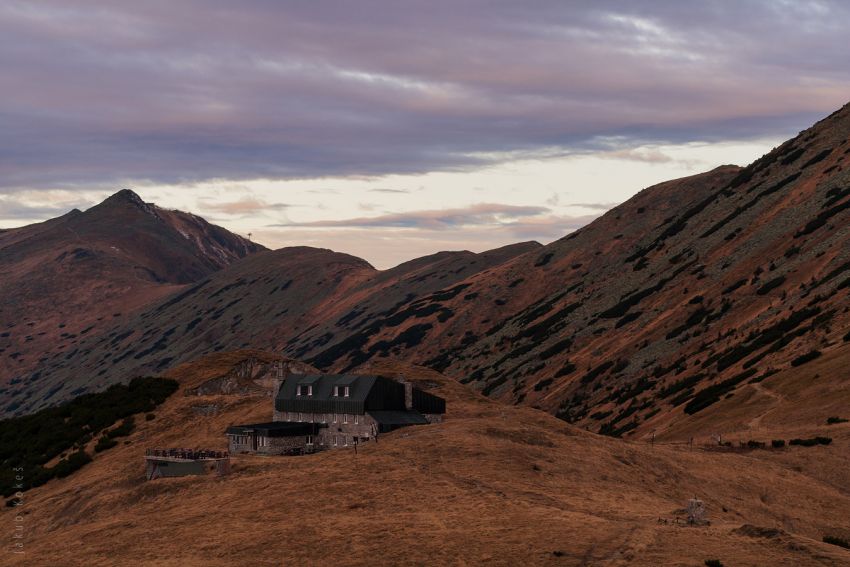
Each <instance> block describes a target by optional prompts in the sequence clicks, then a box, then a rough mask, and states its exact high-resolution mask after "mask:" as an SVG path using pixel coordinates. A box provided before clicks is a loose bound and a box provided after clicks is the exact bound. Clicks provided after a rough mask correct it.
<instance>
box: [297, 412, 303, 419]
mask: <svg viewBox="0 0 850 567" xmlns="http://www.w3.org/2000/svg"><path fill="white" fill-rule="evenodd" d="M298 421H304V414H303V413H301V412H300V411H299V412H298Z"/></svg>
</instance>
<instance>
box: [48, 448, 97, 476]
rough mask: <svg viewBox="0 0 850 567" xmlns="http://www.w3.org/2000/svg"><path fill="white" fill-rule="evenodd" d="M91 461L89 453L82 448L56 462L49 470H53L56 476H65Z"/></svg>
mask: <svg viewBox="0 0 850 567" xmlns="http://www.w3.org/2000/svg"><path fill="white" fill-rule="evenodd" d="M90 462H91V457H89V455H88V453H86V452H85V451H83V450H82V449H80V450H79V451H77V452H75V453H72V454H71V456H69V457H67V458H65V459H62V460H61V461H59V462H58V463H56V466H54V467H53V468H52V469H49V470H51V471H53V475H54V476H55V477H56V478H64V477H66V476H68V475H70V474H71V473H73V472H74V471H76V470H79V469H80V468H82V467H83V465H85V464H86V463H90Z"/></svg>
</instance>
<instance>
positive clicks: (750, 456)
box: [0, 352, 850, 567]
mask: <svg viewBox="0 0 850 567" xmlns="http://www.w3.org/2000/svg"><path fill="white" fill-rule="evenodd" d="M256 357H257V354H256V353H238V352H237V353H220V354H217V355H214V356H213V357H209V358H205V359H202V360H200V361H198V362H197V363H189V364H185V365H182V366H180V367H179V368H177V369H175V370H174V371H173V372H171V373H169V376H171V377H175V378H177V379H179V380H180V382H181V391H182V392H186V391H188V389H194V388H196V387H197V386H198V385H199V384H201V383H204V382H206V381H209V380H210V379H213V378H215V377H216V376H221V375H226V374H228V373H230V372H232V370H233V368H234V367H235V366H236V365H238V364H239V363H240V361H241V360H243V359H246V358H256ZM365 370H368V371H369V372H374V373H380V374H385V375H388V376H398V375H399V374H404V376H405V377H407V378H408V379H411V380H414V381H415V382H417V383H418V384H419V385H420V386H421V387H423V388H427V389H430V390H431V391H432V392H434V393H436V394H438V395H441V396H443V397H445V398H446V399H447V402H448V404H447V414H446V420H445V422H444V423H442V424H435V425H428V426H418V427H411V428H407V429H402V430H398V431H396V432H393V433H391V434H388V435H385V436H382V437H381V438H380V440H379V442H378V443H368V444H364V445H361V446H359V447H358V450H357V453H355V452H354V450H353V449H352V450H348V449H337V450H331V451H327V452H324V453H320V454H316V455H312V456H305V457H281V458H268V457H260V456H235V457H234V458H233V463H232V465H233V474H232V475H230V476H227V477H221V478H218V477H211V476H209V477H187V478H173V479H159V480H156V481H152V482H145V481H144V465H143V458H142V456H143V454H144V449H145V448H146V447H152V446H159V447H168V446H183V447H186V446H188V447H198V448H212V449H223V448H224V447H225V438H224V436H223V431H224V430H225V428H226V427H227V426H229V425H231V424H234V423H246V422H253V421H263V420H267V419H268V418H269V416H270V413H271V402H270V400H269V398H268V395H267V394H264V393H260V394H256V395H210V396H195V395H193V396H185V395H175V396H171V397H169V398H168V399H167V400H166V401H165V402H164V403H163V404H162V406H160V408H159V409H158V410H157V418H156V419H155V420H153V421H150V422H140V423H138V424H137V428H136V430H135V431H133V432H132V433H131V434H130V435H129V436H128V437H127V441H129V444H123V443H122V444H121V445H119V446H118V447H116V448H114V449H111V450H109V451H106V452H105V453H101V454H96V455H95V456H94V462H93V463H91V464H90V465H87V466H86V467H84V468H83V469H81V470H80V471H78V472H76V473H74V474H73V475H72V476H71V477H69V478H65V479H59V480H54V481H51V482H49V483H47V484H46V485H44V486H41V487H38V488H35V489H33V490H31V491H30V492H29V493H28V494H27V501H26V505H25V506H23V507H21V508H18V509H17V512H18V513H20V512H21V511H23V513H25V514H26V516H25V523H26V525H27V539H26V541H25V545H26V548H27V550H28V551H27V553H28V555H27V557H26V558H27V563H26V564H27V565H33V566H41V565H45V566H47V565H51V566H52V565H80V566H83V565H85V566H86V567H96V566H112V565H166V566H193V565H199V566H200V565H237V566H239V565H245V566H249V565H250V566H252V567H257V566H266V565H269V566H271V565H275V566H277V565H324V564H331V563H332V564H334V565H363V564H374V563H375V562H376V558H380V559H379V560H377V561H378V562H380V563H382V564H392V565H428V564H460V565H463V564H467V565H473V564H474V565H477V564H491V565H605V566H613V565H626V564H628V565H652V566H657V565H689V566H698V565H703V564H704V561H705V560H710V559H719V560H720V561H721V562H722V564H724V565H734V566H763V565H800V566H809V565H820V566H826V565H831V566H836V565H844V564H848V562H850V551H848V550H846V549H844V548H842V547H840V546H837V545H834V544H832V543H825V542H824V538H827V537H828V538H837V540H847V539H848V537H850V532H848V527H847V523H846V518H847V515H846V511H847V510H848V509H850V496H848V493H847V490H846V487H847V486H848V483H850V476H848V475H850V473H848V472H847V469H846V467H844V466H843V463H846V460H847V458H848V454H850V428H848V424H841V423H839V424H831V425H828V424H827V423H826V421H825V419H821V416H819V415H815V412H814V410H813V409H812V410H811V411H812V412H813V413H811V414H799V415H797V416H795V417H794V419H793V420H792V422H793V423H792V424H791V425H789V426H785V425H781V424H778V422H776V421H773V418H776V419H777V420H778V419H779V416H774V415H771V414H768V415H765V416H764V419H763V423H762V424H761V426H760V427H761V429H760V430H759V437H760V438H764V439H771V438H788V439H790V438H794V437H807V436H809V435H810V434H813V433H819V434H826V432H828V434H829V435H830V436H831V437H832V438H833V441H832V443H831V444H830V445H828V446H824V445H818V446H814V447H798V446H794V447H785V448H784V449H782V450H767V449H763V450H762V449H760V450H749V449H744V450H740V449H737V446H738V441H739V440H746V439H748V438H749V435H750V434H751V433H750V431H746V430H745V431H744V433H742V434H734V433H729V435H730V437H729V439H730V440H732V441H734V442H735V443H734V445H735V449H734V450H720V449H718V448H717V447H711V446H705V441H703V440H699V442H696V443H694V445H693V446H692V447H691V446H689V445H688V444H687V443H682V442H674V441H673V440H665V441H661V440H658V441H657V442H656V443H655V444H650V443H648V442H628V441H624V440H619V439H611V438H607V437H603V436H598V435H595V434H593V433H589V432H586V431H584V430H582V429H579V428H576V427H574V426H572V425H569V424H567V423H565V422H563V421H562V420H558V419H556V418H554V417H553V416H551V415H549V414H547V413H545V412H542V411H539V410H534V409H532V408H528V407H514V406H508V405H504V404H502V403H500V402H497V401H493V400H490V399H487V398H484V397H482V396H481V395H479V394H477V393H474V392H473V391H471V390H468V389H467V388H466V387H464V386H462V385H460V384H458V383H457V382H455V381H453V380H450V379H447V378H446V377H444V376H442V375H440V374H438V373H436V372H434V371H431V370H428V369H425V368H421V367H415V366H410V365H404V364H399V363H387V362H384V363H374V364H372V365H370V366H369V367H368V368H366V369H365ZM777 376H778V375H777ZM780 380H781V382H777V383H776V387H777V391H781V389H782V388H791V387H793V384H791V382H793V380H791V379H790V378H788V379H786V378H783V377H780ZM736 397H737V396H736ZM733 399H734V398H733ZM725 402H726V401H725V400H724V402H723V403H725ZM210 405H215V406H216V407H217V411H216V412H214V413H206V414H199V413H196V412H194V411H193V409H192V408H193V407H196V406H204V407H209V406H210ZM716 405H718V406H719V405H720V404H716ZM710 411H714V406H712V408H711V409H710V410H707V412H700V414H698V415H700V416H701V418H706V417H708V416H710ZM736 411H737V412H738V414H739V415H740V416H742V419H744V418H745V419H753V418H754V417H758V415H759V414H760V412H761V410H760V409H758V408H756V409H754V410H752V411H751V410H749V409H746V405H745V407H742V408H739V409H738V410H736ZM810 416H811V417H810ZM694 496H698V497H700V498H702V499H703V500H704V501H705V502H706V504H707V507H708V511H709V512H708V516H709V519H710V521H711V524H710V525H709V526H702V527H686V526H681V525H678V526H677V525H675V524H673V520H675V518H676V517H677V516H678V517H682V515H683V510H682V508H683V507H684V505H685V504H686V502H687V499H689V498H692V497H694ZM4 514H6V515H7V516H4V517H2V518H0V520H2V521H9V522H11V519H10V516H9V515H10V514H13V512H11V511H7V512H4ZM659 519H661V520H662V521H659ZM664 520H666V521H667V522H668V523H664ZM830 541H834V540H832V539H831V540H830Z"/></svg>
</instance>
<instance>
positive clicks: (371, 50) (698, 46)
mask: <svg viewBox="0 0 850 567" xmlns="http://www.w3.org/2000/svg"><path fill="white" fill-rule="evenodd" d="M848 24H850V6H848V5H847V4H846V3H842V2H838V1H821V2H808V3H795V2H775V1H772V0H749V1H745V2H734V3H721V4H717V3H690V2H689V3H683V2H679V3H677V2H665V1H660V0H659V1H648V2H639V3H624V2H616V1H590V0H584V1H577V2H561V1H557V0H548V1H546V0H544V1H541V2H536V3H535V4H534V6H533V7H529V6H526V5H524V4H518V3H510V2H491V1H485V0H470V1H468V2H463V3H447V4H443V5H435V4H434V3H433V2H427V1H425V0H413V1H412V2H405V3H403V4H402V3H397V2H390V1H387V0H385V1H377V0H364V1H363V2H357V3H339V2H330V1H321V0H316V1H313V2H296V3H275V2H268V1H265V0H246V1H245V2H240V3H239V4H238V6H237V5H235V4H232V3H227V2H219V1H212V2H209V1H201V0H186V1H184V2H180V3H174V2H166V1H165V0H149V1H146V2H137V3H111V4H104V5H101V6H99V7H97V8H94V7H92V6H91V4H90V3H86V2H82V1H80V0H46V1H44V2H39V3H24V2H14V1H13V2H5V3H2V5H0V73H2V76H3V97H2V100H0V129H2V131H3V136H0V191H10V190H12V189H15V188H22V187H29V188H33V187H35V188H48V187H51V188H52V187H65V188H77V189H79V190H84V189H85V190H91V189H93V188H101V187H106V186H116V185H119V184H120V185H130V184H133V185H139V184H140V183H143V182H151V183H157V184H173V183H192V182H198V181H204V180H212V179H223V180H247V179H257V178H266V179H284V178H285V179H293V178H315V177H331V176H337V177H338V176H374V175H383V174H392V173H397V174H404V173H422V172H429V171H436V170H443V171H457V170H466V169H470V168H477V167H481V166H486V165H489V164H492V163H494V162H498V161H500V160H502V159H506V158H505V157H504V156H509V155H515V154H516V153H521V154H523V155H527V156H533V155H534V154H535V152H539V151H542V150H544V149H549V148H560V149H562V150H563V151H566V152H574V151H611V150H613V151H618V150H626V151H627V150H628V149H629V148H630V147H635V146H637V145H640V144H641V143H644V142H647V141H652V142H658V143H665V142H671V143H672V142H688V141H695V140H702V141H711V140H721V139H743V138H747V137H753V136H760V137H762V136H774V135H780V134H781V135H787V134H791V133H794V132H796V131H797V130H799V129H800V128H801V127H804V126H806V125H808V124H809V123H810V122H811V121H813V119H814V118H815V117H817V116H821V115H824V114H826V113H828V112H829V111H831V110H833V109H834V108H835V107H837V106H839V105H840V104H843V103H844V102H846V98H847V94H846V93H847V92H848V91H850V72H848V71H850V60H848V58H847V57H846V56H845V54H844V51H845V50H844V49H843V46H844V45H845V43H846V28H847V25H848ZM777 37H781V38H782V41H774V40H773V39H772V38H777ZM813 54H817V56H813ZM606 137H616V138H618V139H619V140H620V141H621V145H620V146H618V147H615V148H611V147H604V148H602V147H599V145H598V140H599V139H601V138H606ZM624 155H625V156H626V157H629V159H640V160H644V161H653V160H654V161H656V162H660V161H663V160H664V159H665V158H664V156H661V155H653V154H639V155H631V156H629V155H628V152H627V153H626V154H624ZM620 157H622V156H620Z"/></svg>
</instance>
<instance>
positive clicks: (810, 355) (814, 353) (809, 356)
mask: <svg viewBox="0 0 850 567" xmlns="http://www.w3.org/2000/svg"><path fill="white" fill-rule="evenodd" d="M821 354H823V353H821V351H819V350H817V349H815V350H810V351H809V352H807V353H806V354H801V355H800V356H798V357H797V358H795V359H794V360H792V361H791V366H802V365H803V364H806V363H807V362H811V361H813V360H815V359H816V358H820V356H821Z"/></svg>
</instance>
